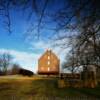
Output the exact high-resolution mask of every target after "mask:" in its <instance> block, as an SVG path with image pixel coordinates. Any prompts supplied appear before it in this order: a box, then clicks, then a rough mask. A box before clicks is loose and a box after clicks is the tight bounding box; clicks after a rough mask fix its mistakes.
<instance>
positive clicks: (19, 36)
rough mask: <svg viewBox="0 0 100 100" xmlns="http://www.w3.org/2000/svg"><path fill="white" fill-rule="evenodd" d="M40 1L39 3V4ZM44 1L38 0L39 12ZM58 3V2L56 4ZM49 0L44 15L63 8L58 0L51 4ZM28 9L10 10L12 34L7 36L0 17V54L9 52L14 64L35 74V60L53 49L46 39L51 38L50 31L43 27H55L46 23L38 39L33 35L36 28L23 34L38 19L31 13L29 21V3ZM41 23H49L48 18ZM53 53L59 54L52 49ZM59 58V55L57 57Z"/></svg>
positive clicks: (2, 18)
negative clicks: (47, 50)
mask: <svg viewBox="0 0 100 100" xmlns="http://www.w3.org/2000/svg"><path fill="white" fill-rule="evenodd" d="M40 1H41V2H40ZM43 1H44V0H39V2H38V9H39V10H40V11H41V9H42V7H43V5H44V2H43ZM58 1H59V2H58ZM52 2H53V0H51V1H50V2H49V4H48V5H47V8H46V10H45V13H48V12H49V13H52V14H54V13H55V12H57V11H58V9H60V8H62V7H63V4H64V2H61V1H60V0H55V2H53V5H52ZM29 5H30V7H29V8H27V9H26V10H25V11H24V12H23V11H21V10H19V9H16V8H14V9H10V19H11V30H12V33H11V34H9V33H8V31H7V30H6V29H5V25H4V21H5V20H6V18H5V17H4V16H0V52H1V53H2V52H9V53H10V54H12V55H13V56H14V57H15V59H14V62H16V63H19V64H21V66H23V67H24V68H27V69H30V70H33V71H35V72H36V70H37V60H38V58H39V57H40V55H42V53H43V52H45V51H46V49H48V48H49V49H53V48H52V47H51V42H49V41H50V40H49V39H48V38H49V37H51V36H52V34H53V32H52V31H51V30H47V29H45V27H49V28H53V27H55V23H54V22H52V23H51V24H50V23H48V24H46V26H45V25H43V24H41V25H43V27H42V28H41V32H40V39H36V38H35V36H34V34H37V28H35V30H34V31H32V32H31V31H29V34H28V35H27V34H25V33H26V32H27V30H28V28H30V25H31V24H32V25H33V24H34V25H37V24H38V23H37V19H39V18H40V17H39V14H36V13H35V12H34V11H33V14H32V17H31V19H30V20H29V19H28V16H29V14H30V13H31V3H29ZM42 21H51V19H50V18H49V17H47V16H46V17H44V18H43V19H42ZM54 52H55V53H58V52H59V48H57V49H54ZM58 56H60V55H58Z"/></svg>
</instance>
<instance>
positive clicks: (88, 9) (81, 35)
mask: <svg viewBox="0 0 100 100" xmlns="http://www.w3.org/2000/svg"><path fill="white" fill-rule="evenodd" d="M99 6H100V3H99V0H41V2H40V1H39V0H0V16H4V24H5V28H6V29H7V30H8V32H9V33H11V31H12V30H11V17H10V16H11V15H10V11H11V9H14V10H15V9H20V10H21V11H25V10H27V9H29V8H30V10H29V13H28V20H30V19H31V18H32V16H33V14H35V15H36V17H37V19H38V20H37V23H36V24H35V25H34V24H33V23H32V25H31V26H30V27H29V29H28V30H27V31H26V32H27V34H28V35H30V33H33V35H34V32H33V31H34V29H35V30H37V32H36V34H35V35H37V36H38V37H39V36H40V35H42V30H43V29H45V30H52V32H54V33H55V34H56V35H57V38H56V40H61V41H62V40H63V39H68V41H69V44H67V43H66V42H64V43H63V47H68V46H70V47H71V48H72V50H71V51H73V53H74V54H75V59H76V58H77V60H76V61H77V62H78V63H77V64H76V63H75V66H76V65H86V64H96V65H100V53H99V52H100V7H99ZM53 9H54V10H53ZM53 36H54V34H53V35H52V37H53ZM66 45H67V46H66ZM70 59H71V58H70Z"/></svg>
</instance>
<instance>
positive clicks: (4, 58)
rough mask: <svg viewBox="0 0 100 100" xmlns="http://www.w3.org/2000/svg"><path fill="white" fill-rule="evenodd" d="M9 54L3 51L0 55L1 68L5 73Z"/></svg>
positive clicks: (9, 59) (8, 63) (8, 62)
mask: <svg viewBox="0 0 100 100" xmlns="http://www.w3.org/2000/svg"><path fill="white" fill-rule="evenodd" d="M11 59H12V57H11V55H10V54H8V53H4V54H1V55H0V60H1V63H0V65H1V70H2V71H3V72H4V73H5V74H6V72H7V68H8V67H9V65H10V63H11Z"/></svg>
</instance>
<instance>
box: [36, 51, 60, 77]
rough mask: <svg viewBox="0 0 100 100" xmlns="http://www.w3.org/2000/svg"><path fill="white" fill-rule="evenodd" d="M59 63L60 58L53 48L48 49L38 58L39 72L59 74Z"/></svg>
mask: <svg viewBox="0 0 100 100" xmlns="http://www.w3.org/2000/svg"><path fill="white" fill-rule="evenodd" d="M59 65H60V60H59V58H58V57H57V56H56V55H55V54H54V53H53V52H52V51H51V50H47V51H46V52H45V53H44V54H43V55H42V56H41V57H40V59H39V60H38V74H45V75H57V74H59Z"/></svg>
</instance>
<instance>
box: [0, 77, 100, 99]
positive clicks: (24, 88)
mask: <svg viewBox="0 0 100 100" xmlns="http://www.w3.org/2000/svg"><path fill="white" fill-rule="evenodd" d="M57 80H58V79H57V78H42V77H38V76H33V77H22V76H4V77H3V76H2V77H0V100H78V99H77V98H80V99H79V100H96V98H98V99H97V100H100V99H99V98H100V86H99V85H98V86H97V87H96V88H94V89H89V88H81V89H78V88H77V89H76V88H63V89H60V88H58V85H57V82H58V81H57ZM65 98H66V99H65ZM67 98H69V99H67ZM82 98H83V99H82Z"/></svg>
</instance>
